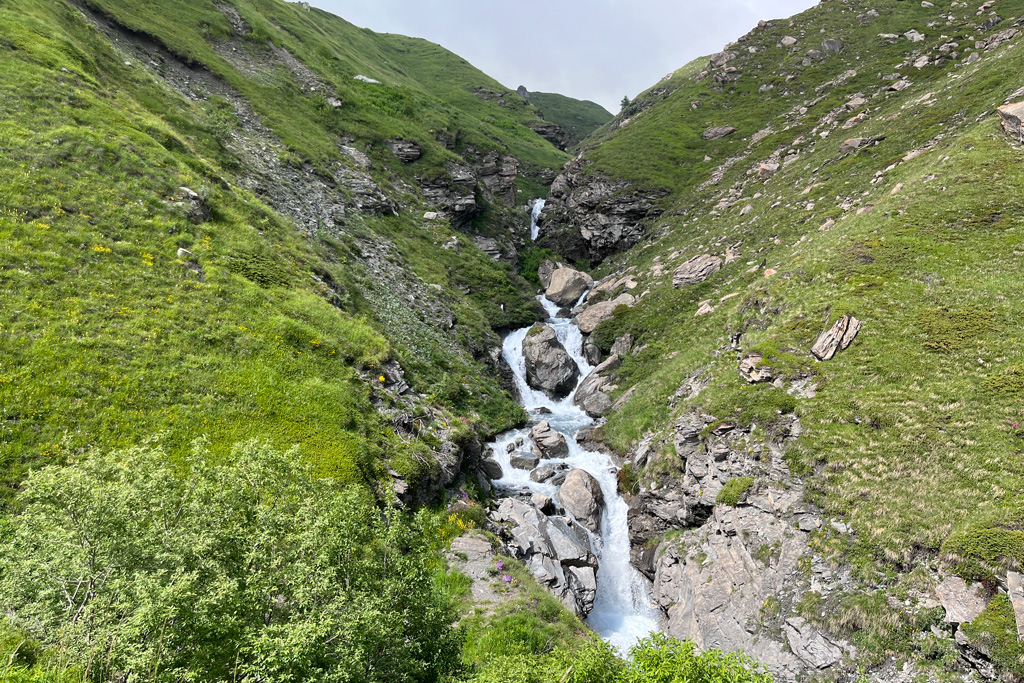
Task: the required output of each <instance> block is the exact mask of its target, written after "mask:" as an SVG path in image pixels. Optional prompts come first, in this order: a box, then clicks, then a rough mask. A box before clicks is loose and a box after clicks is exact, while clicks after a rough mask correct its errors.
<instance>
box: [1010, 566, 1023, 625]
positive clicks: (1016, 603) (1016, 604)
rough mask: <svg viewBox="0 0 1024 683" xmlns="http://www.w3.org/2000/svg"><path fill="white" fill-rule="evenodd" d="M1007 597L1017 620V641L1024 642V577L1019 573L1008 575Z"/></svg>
mask: <svg viewBox="0 0 1024 683" xmlns="http://www.w3.org/2000/svg"><path fill="white" fill-rule="evenodd" d="M1006 595H1007V596H1008V597H1009V598H1010V604H1012V605H1013V614H1014V616H1015V617H1016V620H1017V640H1018V641H1024V576H1022V575H1020V574H1019V573H1017V572H1007V573H1006Z"/></svg>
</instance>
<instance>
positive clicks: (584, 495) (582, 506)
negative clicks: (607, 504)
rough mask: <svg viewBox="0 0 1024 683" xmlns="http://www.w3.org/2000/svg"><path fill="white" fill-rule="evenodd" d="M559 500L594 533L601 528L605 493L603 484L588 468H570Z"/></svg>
mask: <svg viewBox="0 0 1024 683" xmlns="http://www.w3.org/2000/svg"><path fill="white" fill-rule="evenodd" d="M558 502H560V503H561V504H562V507H564V508H565V510H566V512H568V513H569V514H571V515H572V516H573V518H574V519H575V520H576V521H577V522H579V523H580V524H582V525H583V526H584V527H586V528H587V529H589V530H590V531H592V532H594V533H598V532H599V531H600V530H601V509H602V507H603V505H604V494H602V493H601V485H600V484H598V483H597V480H596V479H594V477H593V476H592V475H591V474H590V473H589V472H587V471H586V470H580V469H574V470H570V471H569V474H567V475H566V477H565V482H564V483H563V484H562V487H561V488H560V489H559V490H558Z"/></svg>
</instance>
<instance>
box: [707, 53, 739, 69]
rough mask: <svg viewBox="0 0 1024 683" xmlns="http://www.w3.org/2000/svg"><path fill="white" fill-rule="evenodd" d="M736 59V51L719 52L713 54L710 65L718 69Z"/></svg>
mask: <svg viewBox="0 0 1024 683" xmlns="http://www.w3.org/2000/svg"><path fill="white" fill-rule="evenodd" d="M734 59H736V53H735V52H728V51H725V52H719V53H718V54H716V55H711V61H710V62H709V63H708V66H709V67H710V68H712V69H718V68H720V67H723V66H725V65H726V64H727V63H729V62H730V61H732V60H734Z"/></svg>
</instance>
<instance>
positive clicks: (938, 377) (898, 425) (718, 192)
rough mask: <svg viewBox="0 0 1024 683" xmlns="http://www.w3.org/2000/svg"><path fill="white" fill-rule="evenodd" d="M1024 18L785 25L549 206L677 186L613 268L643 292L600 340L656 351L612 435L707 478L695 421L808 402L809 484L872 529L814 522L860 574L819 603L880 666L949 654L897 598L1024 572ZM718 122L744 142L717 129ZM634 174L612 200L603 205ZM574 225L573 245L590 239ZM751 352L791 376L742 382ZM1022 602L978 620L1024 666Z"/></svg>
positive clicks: (614, 149)
mask: <svg viewBox="0 0 1024 683" xmlns="http://www.w3.org/2000/svg"><path fill="white" fill-rule="evenodd" d="M925 5H928V3H925ZM1022 16H1024V4H1022V3H1020V2H1015V1H1013V0H1002V1H1000V2H996V3H991V2H989V3H985V4H984V5H981V4H980V3H970V4H964V3H956V4H954V6H953V7H952V8H950V7H931V6H922V5H921V4H920V3H907V2H876V3H868V2H859V1H849V2H823V3H821V4H820V5H819V6H817V7H815V8H813V9H811V10H809V11H808V12H805V13H804V14H801V15H799V16H797V17H795V18H794V19H793V20H791V21H774V22H767V23H763V24H762V25H761V26H759V27H758V28H757V29H755V30H754V31H752V32H751V33H750V34H748V35H747V36H744V37H743V38H742V39H740V41H739V42H737V43H735V44H732V45H730V46H728V47H727V48H726V53H723V54H722V55H716V56H715V57H713V58H712V61H711V63H710V64H709V62H708V60H706V59H705V60H701V61H699V62H696V63H694V64H692V65H689V66H687V67H686V68H684V69H681V70H680V71H678V72H677V73H676V74H674V75H673V76H672V77H670V78H669V79H668V80H666V81H663V82H662V83H659V84H658V85H657V86H656V87H654V88H652V89H651V90H649V91H647V92H646V93H645V94H644V95H642V96H641V97H638V98H637V100H636V101H635V102H634V103H633V104H632V105H631V106H630V107H629V108H628V109H627V110H626V111H624V112H622V113H621V114H620V115H619V116H617V117H616V119H615V120H614V121H613V122H612V123H611V124H610V125H608V126H607V127H605V128H604V129H603V130H602V131H599V132H598V133H597V134H596V135H595V136H593V137H591V138H590V139H589V140H588V141H587V142H585V143H584V146H585V147H586V148H587V150H588V151H587V152H586V154H585V155H584V158H583V160H582V161H581V162H580V163H579V164H575V165H574V168H573V169H571V171H570V173H569V174H568V175H567V178H568V181H569V185H568V189H567V190H565V195H564V197H563V198H561V199H559V200H558V202H554V203H551V202H549V203H551V204H558V203H561V204H562V205H563V206H568V207H574V208H575V210H576V211H577V214H579V212H582V215H583V216H584V217H586V216H587V215H588V214H589V215H596V214H600V213H601V212H602V211H604V210H605V208H606V207H607V206H614V202H615V201H616V200H618V199H621V198H623V197H625V198H629V197H630V196H631V195H632V193H635V192H637V191H660V192H663V193H665V196H664V198H663V199H661V200H660V201H659V208H660V209H661V210H662V211H663V212H664V213H663V214H662V215H661V216H660V217H659V218H657V219H656V220H653V221H649V222H648V223H646V225H645V227H646V230H647V233H648V237H649V239H648V241H647V242H646V243H643V244H641V245H640V246H638V247H635V248H634V249H632V250H631V251H630V252H628V253H627V254H625V255H621V256H616V257H612V258H611V259H610V260H609V261H608V262H607V263H605V264H604V265H603V266H602V268H601V270H600V271H599V274H603V275H611V274H617V275H621V274H622V273H623V272H628V273H629V274H631V275H632V277H633V278H635V280H636V281H637V282H638V283H639V286H638V288H637V289H636V290H634V291H633V294H634V295H636V294H640V293H642V294H643V296H642V297H641V298H640V300H639V302H638V303H637V304H636V305H635V306H634V307H632V308H626V307H621V308H620V309H619V311H618V312H617V314H616V316H615V318H613V319H612V320H610V321H608V322H606V323H604V324H603V325H602V327H599V328H598V329H597V330H596V331H595V336H594V339H595V340H596V341H598V342H600V343H601V344H602V345H603V347H604V350H605V352H607V351H608V348H609V346H610V344H611V342H612V341H614V340H615V339H616V338H617V337H619V336H621V335H622V334H625V333H627V332H628V333H632V334H633V335H635V337H636V345H637V347H638V350H637V351H635V352H634V353H633V354H632V355H630V356H628V357H627V358H626V359H625V360H624V362H623V365H622V368H621V370H620V371H619V373H618V377H617V379H616V380H615V382H614V383H615V384H616V385H617V386H618V390H617V391H616V392H615V393H614V394H613V398H620V397H621V398H623V399H625V402H624V403H622V404H621V407H620V408H618V410H616V411H615V412H613V413H612V414H611V415H610V416H609V418H608V423H607V425H606V426H605V427H604V429H603V433H604V436H605V438H606V439H607V441H608V442H609V443H610V444H612V445H613V446H614V447H615V448H616V449H618V450H620V452H622V453H627V454H630V456H631V457H632V456H633V455H635V454H636V453H637V452H638V450H642V451H643V452H644V453H645V454H646V453H648V452H650V453H651V454H652V455H651V456H650V458H649V460H648V463H649V464H648V465H647V466H646V468H642V471H640V472H639V473H638V478H637V479H636V481H635V484H634V487H635V488H634V489H633V490H634V491H644V490H647V489H649V488H650V487H653V486H654V485H655V484H657V485H658V486H664V485H665V482H666V479H665V477H666V475H668V481H671V480H672V479H673V477H675V478H676V479H675V480H676V481H677V484H676V485H678V482H681V481H682V478H683V470H684V468H685V463H683V462H681V461H680V459H679V458H677V457H675V455H674V446H673V439H674V438H675V425H676V422H677V420H678V419H679V418H681V417H683V416H686V415H689V414H697V415H707V416H709V418H708V419H713V421H714V422H713V424H711V425H709V427H708V430H709V431H710V430H713V429H715V428H716V425H717V424H719V423H723V424H726V425H738V426H739V427H740V428H742V427H743V426H744V425H751V424H756V425H759V428H764V427H766V426H767V428H768V429H769V434H770V433H771V432H770V430H771V425H773V424H774V423H775V422H776V421H777V419H779V417H780V416H783V417H784V416H788V415H791V414H795V415H797V416H798V417H799V418H800V421H801V424H802V426H803V434H802V435H801V436H800V438H799V439H797V440H796V441H795V443H794V444H793V445H792V446H791V447H790V448H789V449H788V451H787V455H786V457H787V461H788V463H789V466H790V468H791V469H792V471H793V472H794V473H795V474H796V476H797V477H798V478H800V479H802V480H803V481H804V483H805V484H806V485H807V493H806V496H805V499H806V501H807V502H810V503H813V504H814V505H816V506H820V508H821V509H822V510H823V512H824V518H825V519H826V520H829V519H832V520H836V521H837V522H841V523H848V524H850V525H851V527H852V530H853V532H852V533H851V534H844V533H841V532H838V531H836V530H835V529H833V528H832V527H830V526H829V525H828V524H827V523H826V525H825V526H824V527H823V528H822V529H821V530H820V531H819V532H815V533H813V534H812V536H814V537H815V538H816V543H817V545H816V546H815V547H816V553H817V554H816V555H815V557H819V556H820V557H824V558H826V559H827V560H828V561H829V562H832V563H834V566H837V567H841V566H847V567H849V566H853V567H854V568H855V571H854V576H855V577H856V584H855V585H854V587H855V589H856V590H855V592H854V593H851V594H847V593H842V592H835V593H833V594H832V595H830V596H828V599H827V600H826V601H824V602H822V603H821V604H820V605H819V607H820V609H812V610H811V613H813V614H812V617H813V619H814V620H817V622H820V623H821V624H823V627H826V628H829V629H832V632H833V633H834V634H836V635H838V636H841V637H853V638H854V642H856V643H857V644H858V646H860V647H862V648H864V650H862V652H867V653H868V654H867V656H866V658H865V660H864V661H872V660H871V658H872V657H874V656H878V657H880V660H877V661H884V659H885V658H886V656H891V655H893V654H894V653H898V655H897V656H898V657H900V658H903V659H917V660H925V661H927V660H929V658H931V660H932V661H933V662H934V660H935V659H936V658H940V657H939V655H937V654H936V653H935V651H932V650H928V651H926V650H927V649H928V648H929V647H932V644H930V643H928V644H923V643H925V639H924V638H923V637H922V638H919V639H915V638H914V637H913V635H912V634H913V629H914V628H916V627H917V626H916V624H918V622H914V621H912V617H911V616H910V615H911V614H914V615H917V616H914V617H913V619H917V618H919V616H920V614H922V613H924V612H925V611H926V607H927V605H926V602H925V601H923V600H922V602H921V603H918V602H917V601H916V600H911V601H910V602H907V603H904V602H903V601H902V598H901V600H900V602H899V603H898V604H897V603H896V601H894V600H890V602H889V604H888V605H887V604H886V602H885V599H884V596H885V594H886V593H887V594H888V595H890V596H892V595H901V594H903V595H905V594H906V591H907V590H908V588H910V589H914V590H916V589H915V588H914V587H915V586H917V584H915V581H917V580H919V579H920V578H921V576H922V575H923V576H926V577H928V579H927V581H925V583H924V584H923V585H924V586H926V587H927V586H928V585H932V586H933V585H934V583H931V584H929V583H928V581H934V582H937V581H939V580H941V578H942V577H941V575H940V574H945V575H949V574H952V573H959V574H961V575H962V576H964V577H965V578H967V579H969V580H972V581H980V582H981V583H982V584H983V585H984V586H986V587H987V588H986V590H988V591H990V594H991V592H998V591H999V590H1000V586H1002V587H1003V589H1005V585H1006V584H1005V581H1006V573H1007V570H1008V569H1009V570H1011V571H1013V570H1017V571H1019V570H1020V569H1021V567H1022V565H1024V553H1022V552H1021V548H1022V546H1021V532H1020V528H1021V524H1022V523H1024V517H1022V510H1024V481H1022V480H1021V473H1022V468H1021V462H1022V456H1024V443H1022V440H1021V431H1020V426H1019V425H1020V422H1021V410H1022V407H1021V402H1020V398H1021V395H1022V393H1021V392H1022V388H1024V385H1022V383H1021V377H1022V370H1021V363H1022V357H1024V347H1022V345H1021V336H1020V334H1019V333H1018V327H1019V321H1020V320H1021V318H1022V316H1024V307H1022V303H1021V297H1020V288H1019V276H1018V273H1019V269H1020V264H1021V256H1022V254H1024V242H1022V232H1021V231H1022V229H1024V224H1022V221H1021V208H1022V201H1024V195H1022V193H1021V187H1022V182H1024V176H1022V175H1021V170H1020V169H1021V163H1020V162H1021V160H1022V158H1024V151H1022V148H1021V147H1020V144H1019V140H1017V139H1015V138H1014V137H1012V136H1008V135H1007V134H1005V133H1004V131H1003V129H1002V127H1001V125H1000V118H999V116H998V115H997V114H996V111H995V110H996V108H998V107H1000V106H1002V105H1003V104H1005V103H1007V102H1010V101H1018V100H1020V99H1022V97H1021V87H1022V86H1024V81H1022V80H1021V77H1020V68H1021V64H1022V63H1024V47H1022V46H1021V44H1020V38H1021V34H1020V32H1019V31H1020V21H1019V18H1020V17H1022ZM830 40H836V41H838V44H835V43H829V42H826V41H830ZM715 127H732V128H735V131H734V132H731V133H728V134H726V135H725V136H724V137H714V136H713V135H712V134H711V133H710V132H709V134H708V135H705V132H706V131H709V129H712V128H715ZM709 138H710V139H709ZM617 182H618V183H622V188H621V189H619V190H618V191H617V194H616V195H614V196H611V197H610V198H608V199H607V200H605V201H606V202H607V204H605V205H598V206H595V202H593V201H591V202H590V203H589V204H587V203H586V201H584V200H585V197H586V194H585V193H586V192H587V190H588V189H593V188H607V187H609V186H613V185H614V183H617ZM557 184H559V183H558V182H556V185H557ZM598 194H600V193H598ZM608 213H609V215H611V212H610V211H609V212H608ZM558 215H560V216H561V217H562V220H563V221H564V222H561V223H556V222H554V221H552V222H551V223H549V224H548V225H547V226H546V228H545V230H546V231H548V233H549V234H552V235H555V234H558V232H559V231H563V232H571V231H573V230H577V228H575V227H574V226H573V225H572V223H571V221H570V220H569V219H566V218H565V215H566V214H558ZM593 224H595V223H590V225H593ZM577 231H578V230H577ZM701 254H711V255H716V256H718V257H721V258H722V259H723V261H724V265H723V267H722V269H721V270H720V271H719V272H717V273H714V274H712V275H711V276H710V277H708V278H707V279H706V280H705V281H704V282H702V283H700V284H696V285H690V286H681V287H674V286H673V271H674V270H675V269H676V268H677V267H678V266H680V265H681V264H682V263H684V262H686V261H687V260H688V259H690V258H692V257H695V256H699V255H701ZM609 294H610V295H614V292H609ZM702 304H703V310H700V309H701V308H702ZM843 314H852V315H854V316H855V317H856V318H858V319H859V320H860V321H862V323H863V328H862V330H861V331H860V334H859V336H858V337H857V338H856V341H854V343H853V345H852V346H851V347H850V348H849V349H847V350H845V351H842V352H841V353H839V355H838V356H836V358H835V359H834V360H830V361H828V362H819V361H817V360H816V359H815V358H814V357H813V356H812V355H811V353H810V349H811V346H812V345H813V344H814V343H815V341H816V339H817V338H818V337H819V334H821V333H822V332H824V331H825V330H828V329H829V328H830V327H831V326H832V325H833V324H834V323H835V322H836V321H837V320H838V319H839V317H840V316H842V315H843ZM755 354H756V355H755ZM750 357H754V358H755V361H754V362H755V363H759V364H760V366H761V367H762V368H763V367H765V366H767V367H769V368H770V369H771V373H772V375H771V379H772V380H774V383H773V382H772V381H769V382H767V383H750V382H748V381H747V380H745V379H744V377H742V376H741V374H740V372H738V365H739V362H740V361H741V360H742V359H745V358H750ZM758 357H759V358H760V360H757V358H758ZM807 385H810V386H812V387H813V388H815V389H816V395H815V394H813V393H812V394H808V393H806V392H805V391H804V390H803V388H804V387H806V386H807ZM809 396H813V397H809ZM730 428H733V427H730V426H726V427H723V428H722V429H723V430H727V429H730ZM762 436H763V434H762ZM702 438H705V439H711V438H712V435H710V434H708V433H705V434H704V436H703V437H702ZM641 444H642V449H640V448H639V447H640V445H641ZM648 449H649V450H648ZM770 483H771V482H769V481H767V480H760V481H758V482H756V484H755V485H754V489H753V491H752V495H753V493H756V492H757V491H758V490H761V491H763V490H765V489H764V487H765V486H766V485H767V484H770ZM680 552H683V551H680ZM684 554H685V553H684ZM691 561H692V558H691ZM808 566H810V565H808ZM922 572H923V574H922ZM709 580H710V579H709ZM918 587H919V586H918ZM876 590H878V591H883V592H879V593H877V594H875V593H873V591H876ZM901 591H902V593H901ZM926 592H927V591H926ZM914 594H916V593H914ZM858 595H859V596H861V597H857V596H858ZM863 596H874V597H878V598H879V601H880V602H879V601H876V603H877V604H874V605H873V606H865V603H864V598H863ZM819 597H820V596H819ZM874 597H872V598H871V599H874ZM1008 609H1009V602H1008V601H1006V600H1005V598H998V599H996V600H994V601H992V602H991V603H990V605H989V608H988V610H989V611H988V612H986V615H984V616H983V617H979V619H978V621H977V622H976V624H975V627H974V631H973V632H972V633H973V636H974V637H975V638H976V639H977V638H979V637H980V638H981V640H980V642H982V643H983V645H981V646H980V647H981V649H982V650H983V651H986V652H989V653H990V654H991V656H992V658H993V660H994V661H995V662H996V664H997V668H999V670H1001V671H1002V672H1004V673H1006V674H1007V675H1017V676H1020V675H1024V669H1022V667H1021V664H1020V662H1021V660H1020V657H1021V650H1020V648H1019V646H1018V645H1016V644H1014V645H1012V646H1011V645H1010V643H1015V642H1016V632H1015V627H1014V626H1013V619H1012V618H1010V619H1007V618H1006V616H1007V614H1008V612H1007V610H1008ZM904 611H905V612H906V614H904ZM826 614H832V615H835V618H833V617H829V618H828V619H824V618H823V617H822V616H821V615H826ZM857 615H859V616H857ZM788 616H791V614H783V615H782V616H781V618H782V619H783V620H784V619H785V618H787V617H788ZM803 616H804V617H808V614H807V613H804V614H803ZM776 618H777V617H776V616H775V615H767V616H766V617H765V620H766V621H765V623H769V622H772V623H774V622H773V620H774V619H776ZM808 618H811V617H808ZM886 620H889V621H886ZM883 624H887V625H884V626H883ZM986 629H991V630H993V631H994V632H988V635H982V636H979V632H980V631H985V630H986ZM1008 629H1009V630H1008ZM968 631H969V630H968ZM882 632H891V633H893V634H898V633H903V634H905V636H906V637H905V638H904V636H899V637H893V638H889V637H885V638H882V637H881V636H880V635H879V634H881V633H882ZM969 632H970V631H969ZM851 634H853V635H851ZM857 634H859V635H857ZM858 638H859V639H860V640H858ZM945 642H950V643H951V641H945ZM976 642H978V641H976ZM984 643H989V645H984ZM991 643H995V644H996V645H991ZM950 647H952V645H950ZM954 649H955V648H954ZM929 653H930V654H929ZM933 655H934V656H933ZM953 658H954V659H955V655H954V656H953ZM946 664H947V665H949V666H953V667H954V668H955V666H956V665H955V664H950V663H949V662H948V661H947V662H946Z"/></svg>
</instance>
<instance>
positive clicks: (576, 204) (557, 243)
mask: <svg viewBox="0 0 1024 683" xmlns="http://www.w3.org/2000/svg"><path fill="white" fill-rule="evenodd" d="M583 168H584V163H583V162H582V161H580V160H577V161H573V162H571V163H570V164H569V165H568V166H567V167H566V170H565V171H564V172H563V173H562V174H561V175H559V176H558V177H557V178H555V181H554V182H553V183H552V184H551V194H550V196H549V197H548V202H547V205H546V206H545V208H544V214H545V224H544V225H545V228H544V230H545V236H544V237H543V238H542V239H541V240H540V241H539V244H540V246H550V247H552V248H554V249H555V251H557V252H558V253H560V254H563V255H564V256H566V257H567V258H570V259H577V260H578V259H587V260H588V261H590V262H592V263H595V264H596V263H600V262H601V261H603V260H604V259H605V258H607V257H608V256H610V255H611V254H615V253H618V252H620V251H624V250H626V249H628V248H629V247H631V246H633V245H634V244H636V243H637V242H639V241H640V239H641V238H642V237H643V236H644V233H645V224H646V223H647V222H648V221H649V220H651V219H654V218H657V217H658V216H660V215H661V214H662V212H663V210H662V209H661V208H659V207H658V206H656V204H655V202H657V200H659V199H661V198H662V197H664V196H665V194H666V192H665V191H663V190H658V191H647V190H641V189H638V188H635V187H633V186H632V185H630V184H629V183H627V182H625V181H621V180H612V179H609V178H607V177H604V176H601V175H598V174H586V173H584V172H583Z"/></svg>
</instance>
